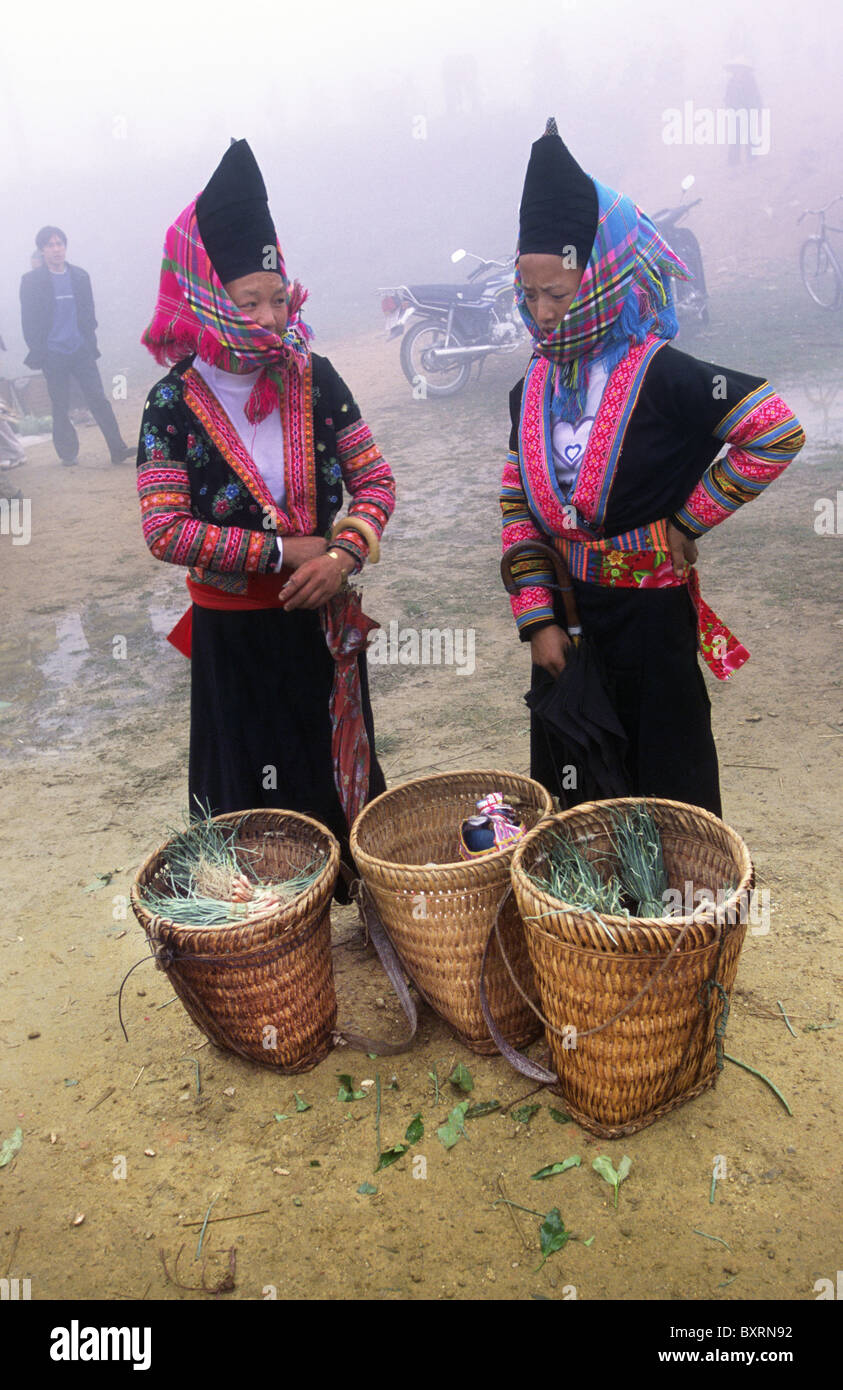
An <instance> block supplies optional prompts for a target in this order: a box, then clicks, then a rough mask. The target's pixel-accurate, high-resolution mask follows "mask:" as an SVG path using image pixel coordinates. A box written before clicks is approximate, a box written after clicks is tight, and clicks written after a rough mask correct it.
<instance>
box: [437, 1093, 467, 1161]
mask: <svg viewBox="0 0 843 1390" xmlns="http://www.w3.org/2000/svg"><path fill="white" fill-rule="evenodd" d="M449 1080H450V1078H449ZM467 1110H468V1101H467V1100H461V1101H460V1103H459V1105H455V1106H454V1108H453V1110H452V1111H451V1113H450V1115H449V1116H448V1118H447V1120H446V1121H445V1123H444V1124H443V1125H440V1126H439V1128H438V1129H437V1131H436V1137H437V1138H438V1140H439V1142H440V1144H442V1145H443V1147H444V1148H446V1149H452V1148H453V1147H454V1145H455V1144H456V1142H457V1140H458V1139H461V1138H462V1137H463V1136H464V1135H465V1124H464V1121H465V1114H466V1111H467ZM465 1137H466V1138H467V1137H468V1136H467V1135H465Z"/></svg>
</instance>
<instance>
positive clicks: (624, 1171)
mask: <svg viewBox="0 0 843 1390" xmlns="http://www.w3.org/2000/svg"><path fill="white" fill-rule="evenodd" d="M591 1166H592V1168H593V1169H594V1171H595V1173H599V1174H600V1176H601V1178H603V1179H604V1181H605V1182H607V1183H608V1184H609V1186H610V1187H613V1188H614V1189H615V1206H616V1207H617V1205H618V1188H619V1187H620V1185H621V1183H622V1182H623V1181H624V1179H625V1178H628V1177H629V1170H630V1168H631V1167H632V1159H631V1158H629V1157H628V1156H627V1154H624V1156H623V1158H622V1159H621V1161H620V1163H619V1164H618V1166H617V1168H615V1166H614V1164H613V1163H612V1160H611V1159H610V1158H607V1157H606V1155H605V1154H601V1155H600V1157H599V1158H595V1160H594V1162H593V1163H592V1165H591Z"/></svg>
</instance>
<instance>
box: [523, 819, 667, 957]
mask: <svg viewBox="0 0 843 1390" xmlns="http://www.w3.org/2000/svg"><path fill="white" fill-rule="evenodd" d="M580 843H582V841H580ZM600 867H602V868H603V869H604V871H605V874H606V876H605V877H604V874H603V873H601V872H600ZM529 877H530V878H531V879H532V881H533V883H534V884H535V885H536V887H537V888H540V889H542V891H543V892H545V893H549V894H550V896H551V897H552V898H558V899H559V900H560V901H561V902H564V903H567V904H568V905H569V906H570V907H574V908H577V909H578V910H579V911H581V912H591V913H593V914H594V915H595V916H596V917H597V919H598V921H599V920H600V918H599V915H598V914H600V913H602V914H603V915H605V916H607V917H627V918H628V917H629V916H630V915H631V914H632V915H634V916H636V917H663V916H665V914H666V911H667V908H666V895H667V892H668V886H669V885H668V881H667V872H666V870H665V866H664V853H663V850H662V842H661V836H660V834H659V828H658V825H657V824H656V821H655V818H654V817H653V815H652V813H651V812H650V811H649V810H648V809H647V807H646V806H632V807H630V809H629V810H627V811H624V812H618V811H613V812H612V836H611V851H610V852H609V853H604V854H599V855H595V857H594V858H593V859H589V858H588V857H587V856H586V855H585V854H583V853H582V851H581V850H580V849H579V847H578V845H577V844H576V843H575V842H574V841H572V840H570V839H569V838H568V836H567V835H566V834H564V833H554V835H553V836H552V838H549V839H548V842H547V844H546V848H545V850H544V853H543V854H542V855H541V856H540V857H539V858H538V859H537V860H536V862H535V865H534V871H533V872H531V873H529ZM600 925H601V926H602V927H603V928H604V930H606V931H607V932H609V935H610V936H612V933H611V932H610V931H609V928H608V927H607V926H606V924H605V923H603V922H601V923H600ZM612 939H613V940H614V939H615V938H614V936H612Z"/></svg>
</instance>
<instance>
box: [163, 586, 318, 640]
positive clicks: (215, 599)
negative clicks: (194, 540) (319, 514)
mask: <svg viewBox="0 0 843 1390" xmlns="http://www.w3.org/2000/svg"><path fill="white" fill-rule="evenodd" d="M292 573H293V571H292V570H291V569H288V567H287V566H286V565H284V566H283V567H282V568H281V570H279V572H278V574H250V575H249V577H248V579H247V581H246V590H245V592H244V593H239V594H230V593H228V592H226V590H225V589H218V588H217V587H216V585H215V584H200V583H198V581H197V580H195V579H191V577H190V575H188V576H187V588H188V592H189V594H190V597H191V598H192V599H193V602H194V603H197V604H198V605H199V607H200V608H216V609H231V610H239V611H240V612H243V611H244V610H246V609H252V610H254V609H257V608H280V607H281V599H280V598H279V594H280V592H281V589H282V587H283V586H284V585H285V584H286V583H287V580H288V579H289V578H290V575H291V574H292ZM167 641H168V642H172V644H173V646H174V647H175V649H176V651H177V652H181V654H182V656H186V657H187V658H188V660H189V659H190V654H191V651H192V645H193V607H192V606H191V607H190V608H188V610H187V612H186V613H183V614H182V616H181V617H180V618H179V620H178V622H177V623H176V625H175V627H174V628H173V630H172V632H168V633H167Z"/></svg>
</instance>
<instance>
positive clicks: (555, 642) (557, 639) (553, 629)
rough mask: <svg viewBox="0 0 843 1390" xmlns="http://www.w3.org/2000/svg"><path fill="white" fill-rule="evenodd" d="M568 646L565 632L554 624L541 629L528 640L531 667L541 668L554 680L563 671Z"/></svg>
mask: <svg viewBox="0 0 843 1390" xmlns="http://www.w3.org/2000/svg"><path fill="white" fill-rule="evenodd" d="M570 645H571V639H570V637H569V636H568V634H567V632H565V631H564V629H563V628H561V627H558V626H557V625H556V623H553V624H550V625H548V626H547V627H543V628H541V629H540V630H539V631H538V632H537V633H536V634H535V636H533V637H531V638H530V650H531V652H532V656H533V665H534V666H542V667H543V668H544V669H545V671H547V672H548V673H549V674H550V675H551V676H552V677H553V679H554V680H556V677H557V676H559V675H561V673H562V671H563V670H564V669H565V653H566V652H567V650H568V648H569V647H570Z"/></svg>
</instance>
